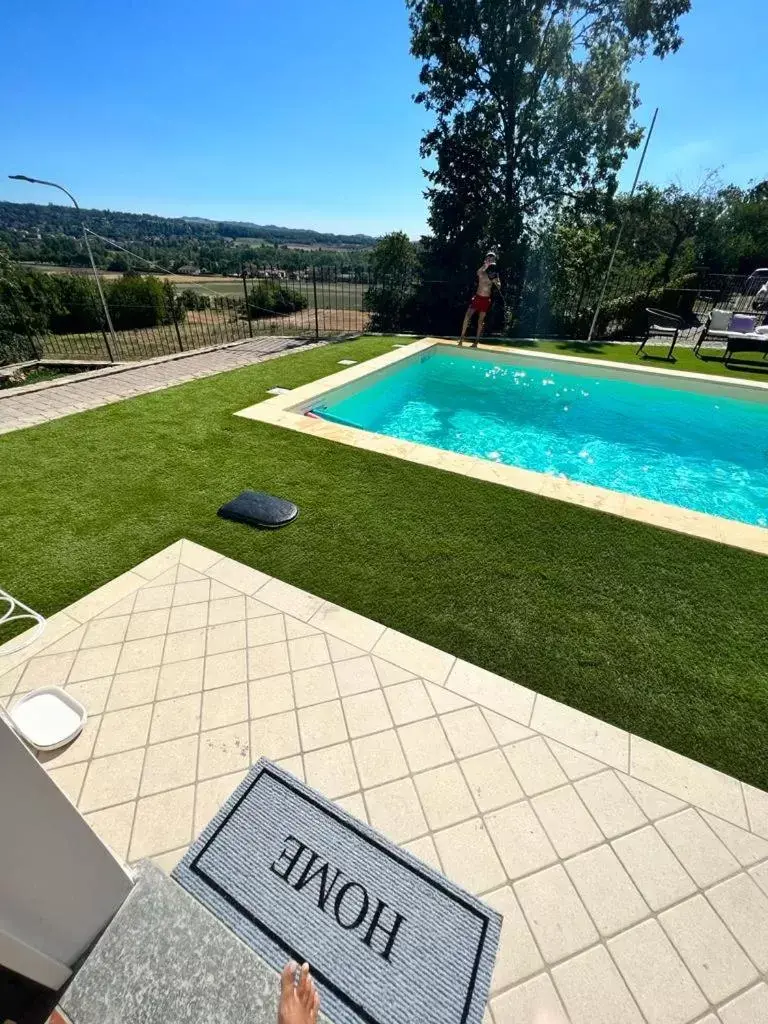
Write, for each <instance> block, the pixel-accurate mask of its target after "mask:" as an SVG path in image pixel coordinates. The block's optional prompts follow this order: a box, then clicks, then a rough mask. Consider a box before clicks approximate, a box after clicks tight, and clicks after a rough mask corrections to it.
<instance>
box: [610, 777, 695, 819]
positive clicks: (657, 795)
mask: <svg viewBox="0 0 768 1024" xmlns="http://www.w3.org/2000/svg"><path fill="white" fill-rule="evenodd" d="M617 774H618V778H619V779H620V780H621V783H622V785H624V786H626V788H627V789H628V790H629V792H630V793H631V794H632V796H633V797H634V798H635V801H636V802H637V804H638V805H639V807H640V810H641V811H642V812H643V813H644V814H645V815H646V816H647V817H649V818H650V819H651V821H656V820H657V819H658V818H665V817H666V816H667V815H668V814H674V812H675V811H682V810H683V808H684V807H685V806H686V805H685V804H684V803H683V801H682V800H678V799H677V797H674V796H670V795H669V793H662V791H661V790H660V789H654V788H653V786H649V785H648V783H646V782H641V781H640V779H633V778H632V776H631V775H625V774H624V772H618V773H617Z"/></svg>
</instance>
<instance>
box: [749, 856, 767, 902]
mask: <svg viewBox="0 0 768 1024" xmlns="http://www.w3.org/2000/svg"><path fill="white" fill-rule="evenodd" d="M749 874H750V877H751V878H754V880H755V881H756V882H757V884H758V885H759V886H760V888H761V889H762V890H763V892H764V893H765V894H766V895H768V861H765V863H763V864H756V865H755V867H753V868H750V869H749Z"/></svg>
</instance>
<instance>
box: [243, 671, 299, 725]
mask: <svg viewBox="0 0 768 1024" xmlns="http://www.w3.org/2000/svg"><path fill="white" fill-rule="evenodd" d="M248 692H249V695H250V711H251V718H263V717H264V716H265V715H276V714H277V713H278V712H279V711H292V710H293V707H294V700H293V686H292V685H291V677H290V675H289V673H287V672H286V673H284V674H283V675H279V676H269V677H267V678H265V679H251V681H250V682H249V683H248Z"/></svg>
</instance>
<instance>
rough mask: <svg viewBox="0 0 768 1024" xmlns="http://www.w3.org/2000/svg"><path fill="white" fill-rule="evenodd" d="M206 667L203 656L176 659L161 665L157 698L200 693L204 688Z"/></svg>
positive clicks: (163, 698)
mask: <svg viewBox="0 0 768 1024" xmlns="http://www.w3.org/2000/svg"><path fill="white" fill-rule="evenodd" d="M204 667H205V661H204V660H203V659H202V658H192V659H191V660H190V661H175V662H173V663H172V664H171V665H161V667H160V676H159V679H158V683H157V692H156V693H155V700H165V699H166V698H168V697H181V696H183V695H184V694H188V693H198V692H199V691H200V690H202V688H203V669H204Z"/></svg>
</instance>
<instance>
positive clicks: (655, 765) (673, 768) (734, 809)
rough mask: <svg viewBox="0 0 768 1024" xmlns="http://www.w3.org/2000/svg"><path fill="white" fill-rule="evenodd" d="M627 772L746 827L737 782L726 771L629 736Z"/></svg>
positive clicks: (739, 788) (745, 818) (742, 802)
mask: <svg viewBox="0 0 768 1024" xmlns="http://www.w3.org/2000/svg"><path fill="white" fill-rule="evenodd" d="M630 771H631V774H632V775H633V776H634V778H636V779H640V780H641V781H642V782H647V783H649V785H651V786H655V787H656V788H657V789H661V790H663V791H664V792H665V793H671V794H672V796H676V797H678V798H679V799H681V800H688V801H690V803H692V804H696V806H697V807H701V808H703V809H704V810H705V811H709V812H710V813H711V814H716V815H717V816H718V817H719V818H725V820H726V821H730V822H731V823H732V824H734V825H739V826H741V827H742V828H747V827H748V823H747V816H746V813H745V811H744V801H743V799H742V794H741V784H740V783H739V782H738V781H737V780H736V779H733V778H731V777H730V776H729V775H723V773H722V772H718V771H715V769H714V768H708V767H707V766H706V765H703V764H699V763H698V761H692V760H691V759H690V758H687V757H683V755H682V754H676V753H675V752H674V751H672V750H667V749H665V748H664V747H660V746H658V745H657V744H656V743H650V742H649V741H648V740H644V739H641V738H640V737H639V736H633V737H632V762H631V768H630Z"/></svg>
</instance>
